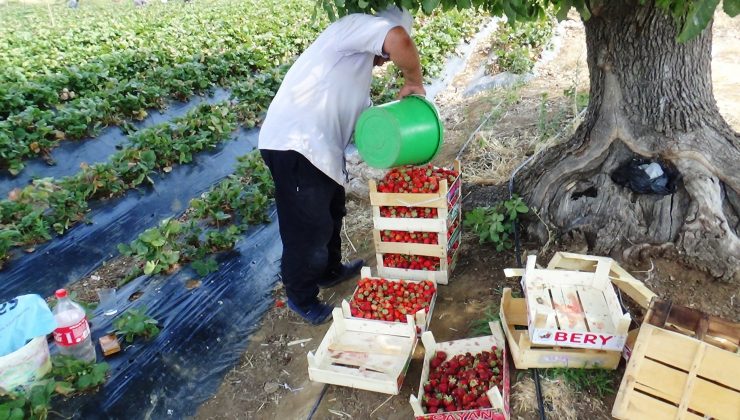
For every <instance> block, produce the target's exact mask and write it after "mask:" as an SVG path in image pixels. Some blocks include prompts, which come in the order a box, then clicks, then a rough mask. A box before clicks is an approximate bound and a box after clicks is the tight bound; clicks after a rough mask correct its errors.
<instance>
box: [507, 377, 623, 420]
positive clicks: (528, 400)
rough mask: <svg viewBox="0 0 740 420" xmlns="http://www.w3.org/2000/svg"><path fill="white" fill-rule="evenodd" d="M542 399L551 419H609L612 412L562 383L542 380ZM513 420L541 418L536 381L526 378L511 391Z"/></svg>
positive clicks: (600, 403) (588, 396)
mask: <svg viewBox="0 0 740 420" xmlns="http://www.w3.org/2000/svg"><path fill="white" fill-rule="evenodd" d="M540 383H541V385H542V399H543V402H544V405H545V411H546V413H545V414H546V415H547V418H550V419H559V420H579V419H589V420H597V419H609V418H611V417H610V416H609V412H608V410H607V409H606V407H605V406H604V403H602V402H601V401H600V400H598V399H596V398H594V397H592V396H590V395H588V394H586V393H584V392H576V391H574V390H573V389H572V388H571V387H570V386H569V385H568V384H567V383H565V381H563V380H562V379H555V380H553V379H546V378H542V379H541V382H540ZM511 407H512V418H513V419H530V418H537V413H538V408H537V398H536V393H535V389H534V380H532V378H531V377H526V378H524V379H522V380H519V381H517V383H515V384H514V386H512V388H511Z"/></svg>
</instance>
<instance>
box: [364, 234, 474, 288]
mask: <svg viewBox="0 0 740 420" xmlns="http://www.w3.org/2000/svg"><path fill="white" fill-rule="evenodd" d="M460 243H461V242H460V241H459V242H458V244H460ZM461 246H462V245H458V248H457V249H456V250H455V252H454V253H453V255H452V259H451V261H450V262H449V263H448V262H447V258H446V257H443V258H440V259H439V270H411V269H405V268H395V267H386V266H385V263H384V262H383V254H376V255H375V256H376V259H377V261H378V275H379V276H382V277H391V278H401V279H411V280H427V279H428V278H429V273H431V274H432V276H433V278H434V281H435V282H436V283H437V284H447V283H448V282H449V281H450V276H451V275H452V272H453V271H454V269H455V265H456V264H457V259H458V257H459V256H460V247H461ZM416 255H422V254H416Z"/></svg>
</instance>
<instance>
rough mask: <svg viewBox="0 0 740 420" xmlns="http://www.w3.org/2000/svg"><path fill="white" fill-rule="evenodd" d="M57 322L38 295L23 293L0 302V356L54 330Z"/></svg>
mask: <svg viewBox="0 0 740 420" xmlns="http://www.w3.org/2000/svg"><path fill="white" fill-rule="evenodd" d="M56 327H57V323H56V321H55V320H54V315H52V313H51V311H50V310H49V306H48V305H47V304H46V302H45V301H44V299H43V298H42V297H41V296H39V295H23V296H18V297H16V298H13V299H10V300H8V301H6V302H0V356H6V355H8V354H10V353H13V352H14V351H16V350H18V349H20V348H21V347H23V346H25V345H26V343H28V342H29V341H31V340H33V339H34V338H36V337H45V336H46V335H47V334H49V333H51V332H52V331H54V328H56Z"/></svg>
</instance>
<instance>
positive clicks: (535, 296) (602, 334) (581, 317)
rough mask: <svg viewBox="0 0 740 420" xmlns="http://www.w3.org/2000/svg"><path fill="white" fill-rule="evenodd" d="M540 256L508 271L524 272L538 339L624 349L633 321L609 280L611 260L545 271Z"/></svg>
mask: <svg viewBox="0 0 740 420" xmlns="http://www.w3.org/2000/svg"><path fill="white" fill-rule="evenodd" d="M536 258H537V257H535V256H534V255H530V256H529V257H528V258H527V266H526V268H525V270H524V272H523V273H522V272H521V271H518V270H517V272H514V271H513V270H505V273H506V275H507V276H511V275H519V274H521V275H522V288H523V289H524V295H525V298H526V301H527V311H528V315H529V323H528V325H529V338H530V340H531V341H532V343H534V344H538V345H547V346H564V347H574V348H588V349H600V350H616V351H622V348H623V347H624V343H625V341H626V340H627V333H628V332H629V326H630V323H631V321H632V320H631V317H630V315H629V313H622V308H621V306H620V304H619V300H618V299H617V294H616V292H615V291H614V287H613V286H612V283H611V281H610V279H609V275H608V274H609V271H610V269H611V265H612V264H611V262H612V261H611V259H599V260H597V261H596V269H595V270H594V271H593V272H589V271H572V270H564V269H560V268H552V269H539V268H537V267H536ZM555 258H557V256H556V257H555ZM555 258H554V259H555Z"/></svg>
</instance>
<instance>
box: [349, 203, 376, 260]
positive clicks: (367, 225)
mask: <svg viewBox="0 0 740 420" xmlns="http://www.w3.org/2000/svg"><path fill="white" fill-rule="evenodd" d="M346 206H347V215H346V216H345V217H344V227H343V228H342V258H343V259H344V260H345V262H347V261H349V260H351V259H354V258H361V257H363V256H367V255H366V254H368V252H369V250H370V249H371V248H372V245H373V244H372V238H373V235H372V229H373V212H372V207H370V203H369V202H366V201H360V200H348V201H347V204H346Z"/></svg>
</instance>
